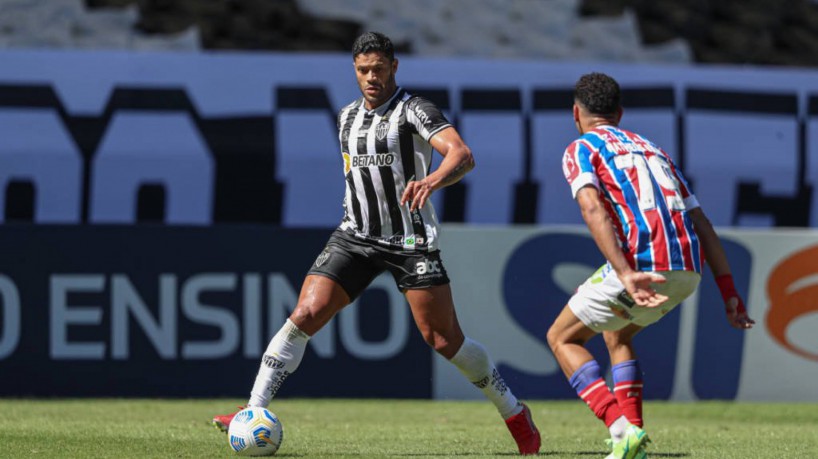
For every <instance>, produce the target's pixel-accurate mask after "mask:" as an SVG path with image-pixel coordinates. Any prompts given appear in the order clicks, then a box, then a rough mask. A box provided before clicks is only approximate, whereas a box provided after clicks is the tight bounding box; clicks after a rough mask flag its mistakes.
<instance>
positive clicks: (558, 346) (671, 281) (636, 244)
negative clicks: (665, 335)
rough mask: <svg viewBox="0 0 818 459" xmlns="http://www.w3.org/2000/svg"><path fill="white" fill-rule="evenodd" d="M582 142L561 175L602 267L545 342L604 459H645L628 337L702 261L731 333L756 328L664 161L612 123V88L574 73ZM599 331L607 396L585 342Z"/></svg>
mask: <svg viewBox="0 0 818 459" xmlns="http://www.w3.org/2000/svg"><path fill="white" fill-rule="evenodd" d="M573 115H574V122H575V124H576V126H577V130H578V131H579V133H580V134H581V137H580V138H579V139H577V140H575V141H574V142H573V143H571V144H570V145H569V146H568V148H567V149H566V150H565V154H564V156H563V172H564V174H565V178H566V179H567V180H568V183H569V184H570V185H571V193H572V194H573V196H574V198H575V199H576V201H577V203H578V204H579V207H580V210H581V211H582V217H583V219H584V220H585V223H586V224H587V226H588V228H589V229H590V231H591V235H592V236H593V238H594V241H595V242H596V244H597V246H598V247H599V250H600V251H601V252H602V254H603V255H604V256H605V258H606V260H607V263H606V264H605V265H604V266H602V267H601V268H600V269H599V270H598V271H597V272H596V273H595V274H593V275H592V276H591V277H590V278H589V279H588V280H587V281H586V282H585V283H583V284H582V285H581V286H580V287H579V288H578V289H577V291H576V293H575V294H574V296H572V297H571V299H570V300H569V301H568V304H567V305H566V306H565V308H564V309H563V310H562V312H561V313H560V315H559V316H558V317H557V319H556V320H555V321H554V324H553V325H552V326H551V328H550V329H549V330H548V343H549V345H550V347H551V349H552V351H553V352H554V356H555V357H556V358H557V361H558V362H559V364H560V367H561V368H562V370H563V372H564V373H565V376H566V378H568V380H569V382H570V384H571V386H572V387H573V388H574V389H576V391H577V394H578V395H579V397H580V398H581V399H582V400H583V401H585V403H587V404H588V406H589V407H590V408H591V410H593V412H594V414H595V415H596V416H597V417H598V418H599V419H600V420H602V421H603V422H604V423H605V425H606V426H607V427H608V428H609V430H610V433H611V440H610V442H611V446H612V447H613V451H612V453H611V454H610V455H609V456H608V457H609V458H617V459H620V458H625V459H633V458H643V457H647V454H646V452H645V446H646V445H647V443H648V442H649V440H648V436H647V434H646V433H645V432H644V431H643V430H642V428H641V427H642V387H643V383H642V372H641V369H640V368H639V361H638V359H637V356H636V353H635V351H634V348H633V344H632V340H633V337H634V335H636V334H637V333H638V332H639V330H641V329H642V328H644V327H646V326H648V325H650V324H652V323H654V322H656V321H658V320H659V319H660V318H662V316H663V315H664V314H666V313H668V312H669V311H670V310H671V309H673V308H674V307H675V306H676V305H678V304H679V303H680V302H682V301H683V300H684V299H685V298H687V297H688V296H689V295H690V294H691V293H693V291H694V290H695V289H696V287H697V286H698V285H699V281H700V280H701V270H702V263H703V262H704V261H705V260H707V262H708V263H709V264H710V268H711V270H712V272H713V274H714V276H715V278H716V283H717V284H718V286H719V289H720V291H721V294H722V298H723V300H724V304H725V310H726V314H727V320H728V322H729V323H730V325H732V326H733V327H735V328H738V329H741V330H744V329H749V328H751V327H752V326H753V324H754V323H755V322H754V321H753V320H752V319H750V317H749V316H748V315H747V311H746V310H745V307H744V304H743V302H742V300H741V298H740V297H739V295H738V293H737V292H736V289H735V287H734V285H733V278H732V275H731V274H730V265H729V264H728V261H727V258H726V256H725V254H724V250H723V248H722V246H721V242H720V241H719V238H718V236H717V235H716V232H715V231H714V230H713V227H712V226H711V224H710V222H709V220H708V219H707V217H706V216H705V214H704V212H703V211H702V209H701V207H699V203H698V202H697V200H696V197H695V196H694V195H693V193H692V192H691V191H690V189H689V187H688V185H687V182H686V180H685V179H684V177H683V176H682V173H681V171H679V170H678V169H677V168H676V166H675V165H674V164H673V161H672V160H671V159H670V157H669V156H668V155H667V154H666V153H665V152H664V151H662V150H661V149H660V148H659V147H657V146H656V145H655V144H654V143H652V142H651V141H649V140H647V139H645V138H644V137H642V136H640V135H639V134H636V133H634V132H629V131H627V130H625V129H621V128H619V127H618V124H619V121H620V119H621V118H622V107H621V105H620V91H619V85H618V84H617V82H616V81H615V80H614V79H613V78H611V77H609V76H608V75H604V74H601V73H591V74H587V75H584V76H582V77H581V78H580V79H579V80H578V81H577V83H576V87H575V89H574V107H573ZM598 333H603V335H604V338H605V344H606V345H607V347H608V351H609V354H610V356H611V365H612V373H613V382H614V392H613V393H611V391H610V390H609V388H608V386H607V385H606V383H605V380H604V379H603V377H602V373H601V369H600V366H599V364H598V363H597V362H596V361H595V360H594V358H593V356H592V355H591V354H590V353H589V352H588V351H587V350H586V349H585V343H587V342H588V340H590V339H591V338H592V337H594V336H595V335H597V334H598Z"/></svg>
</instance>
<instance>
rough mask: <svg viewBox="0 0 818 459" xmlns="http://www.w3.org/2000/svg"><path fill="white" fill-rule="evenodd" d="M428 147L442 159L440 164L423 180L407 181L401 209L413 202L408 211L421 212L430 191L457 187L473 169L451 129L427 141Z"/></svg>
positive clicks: (467, 151) (466, 150) (466, 151)
mask: <svg viewBox="0 0 818 459" xmlns="http://www.w3.org/2000/svg"><path fill="white" fill-rule="evenodd" d="M429 143H430V144H431V145H432V147H434V148H435V150H437V151H438V152H440V154H441V155H443V161H441V163H440V165H439V166H438V167H437V169H435V170H434V172H432V173H431V174H429V175H427V176H426V178H424V179H423V180H417V181H410V182H409V183H407V184H406V189H405V190H404V191H403V196H401V201H400V203H401V205H403V204H405V203H406V202H408V201H411V202H412V205H411V207H410V210H415V209H420V208H421V207H423V205H424V204H426V201H427V200H428V199H429V196H431V195H432V192H433V191H437V190H439V189H441V188H443V187H446V186H449V185H451V184H453V183H457V182H458V181H460V179H462V178H463V176H465V175H466V173H468V172H469V171H470V170H472V169H474V156H473V155H472V153H471V149H470V148H469V147H468V146H467V145H466V143H465V142H463V139H462V138H461V137H460V134H459V133H458V132H457V130H456V129H455V128H453V127H451V126H449V127H447V128H444V129H442V130H441V131H439V132H438V133H437V134H435V135H434V136H432V138H431V139H429Z"/></svg>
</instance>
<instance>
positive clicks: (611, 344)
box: [603, 324, 644, 427]
mask: <svg viewBox="0 0 818 459" xmlns="http://www.w3.org/2000/svg"><path fill="white" fill-rule="evenodd" d="M642 328H643V327H641V326H639V325H635V324H631V325H628V326H627V327H625V328H623V329H621V330H614V331H606V332H604V333H603V336H604V337H605V345H606V346H607V348H608V354H609V355H610V357H611V374H612V376H613V384H614V395H615V396H616V401H617V403H618V404H619V407H620V408H622V412H623V413H624V414H625V417H627V418H628V421H629V422H630V423H631V424H634V425H637V426H639V427H642V426H643V421H642V388H643V385H644V383H643V380H642V369H641V367H640V366H639V360H638V358H637V356H636V352H635V351H634V348H633V337H634V336H635V335H636V334H637V333H639V331H641V330H642Z"/></svg>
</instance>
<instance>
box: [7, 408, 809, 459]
mask: <svg viewBox="0 0 818 459" xmlns="http://www.w3.org/2000/svg"><path fill="white" fill-rule="evenodd" d="M239 403H241V401H239V400H113V399H82V400H49V399H45V400H44V399H38V400H22V399H0V414H2V416H0V457H3V458H6V457H7V458H28V457H35V458H45V457H54V458H92V457H94V458H97V457H112V458H113V457H116V458H152V457H156V458H188V457H191V458H193V457H195V458H202V457H216V458H218V457H224V458H232V457H236V456H235V454H233V453H232V452H231V450H230V449H229V446H228V444H227V439H226V436H225V435H224V434H222V433H221V432H219V431H217V430H216V429H214V428H213V427H211V426H210V422H209V421H210V418H211V417H212V415H213V414H217V413H224V412H227V411H229V410H230V409H231V408H233V407H235V406H236V405H238V404H239ZM529 406H530V407H531V410H532V412H533V415H534V420H535V422H537V424H538V425H539V427H540V430H541V432H542V434H543V447H542V449H541V452H540V456H543V457H548V458H549V459H557V458H592V457H598V458H603V457H604V456H605V455H606V454H607V451H606V450H605V444H604V442H603V440H604V438H605V437H606V433H607V432H606V430H605V428H604V426H602V423H600V422H599V421H597V420H596V418H594V416H593V414H592V413H591V412H590V411H589V410H588V408H587V407H586V406H585V405H584V404H583V403H581V402H579V401H568V402H538V401H534V402H530V403H529ZM270 408H271V409H272V411H274V412H275V413H276V414H277V415H278V416H279V418H280V419H281V422H282V424H283V425H284V443H283V444H282V446H281V449H280V450H279V452H278V454H277V456H279V457H301V458H312V457H342V458H354V457H369V458H374V457H378V458H380V457H383V458H387V457H389V458H394V457H398V458H400V457H418V458H434V457H468V458H488V457H508V456H515V455H516V447H515V445H514V441H513V440H512V439H511V436H510V435H509V434H508V432H507V431H506V428H505V426H504V425H503V423H502V421H501V420H500V417H499V416H498V415H497V414H496V412H495V411H494V408H493V407H491V406H490V405H489V403H488V402H454V401H452V402H442V401H408V400H329V399H310V400H307V399H301V400H294V399H287V400H276V401H275V402H274V403H273V405H271V407H270ZM645 419H646V430H647V431H648V432H649V433H650V435H651V437H652V438H653V444H652V445H651V446H650V448H649V450H648V452H649V457H657V458H719V459H723V458H741V459H747V458H753V459H756V458H810V459H812V458H818V405H816V404H755V403H753V404H751V403H711V402H707V403H690V404H679V403H662V402H649V403H646V406H645Z"/></svg>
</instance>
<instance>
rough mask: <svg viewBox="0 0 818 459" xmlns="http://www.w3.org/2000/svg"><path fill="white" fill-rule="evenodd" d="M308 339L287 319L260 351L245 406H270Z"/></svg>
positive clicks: (308, 336)
mask: <svg viewBox="0 0 818 459" xmlns="http://www.w3.org/2000/svg"><path fill="white" fill-rule="evenodd" d="M309 339H310V335H308V334H306V333H304V332H303V331H301V330H299V329H298V327H296V326H295V324H294V323H292V321H290V319H287V322H285V323H284V325H283V326H282V327H281V329H280V330H279V331H278V333H276V335H275V336H274V337H273V339H272V340H270V344H269V345H268V346H267V350H266V351H264V356H263V357H262V359H261V366H260V367H259V369H258V375H257V376H256V382H255V384H253V390H252V391H251V392H250V401H249V402H247V405H248V406H262V407H265V408H266V407H267V405H269V404H270V400H272V398H273V397H275V395H276V392H278V388H279V387H281V384H282V383H283V382H284V380H285V379H287V376H290V373H292V372H294V371H295V369H296V368H298V365H299V364H300V363H301V359H302V358H303V357H304V350H305V349H306V347H307V341H309Z"/></svg>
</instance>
